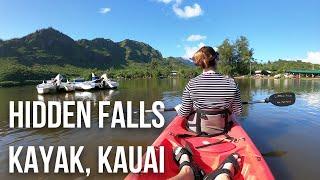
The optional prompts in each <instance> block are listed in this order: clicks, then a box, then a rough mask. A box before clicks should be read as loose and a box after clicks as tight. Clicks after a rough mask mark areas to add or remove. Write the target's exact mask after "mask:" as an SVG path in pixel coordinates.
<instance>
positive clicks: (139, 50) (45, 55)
mask: <svg viewBox="0 0 320 180" xmlns="http://www.w3.org/2000/svg"><path fill="white" fill-rule="evenodd" d="M162 60H163V58H162V55H161V53H160V52H159V51H158V50H155V49H154V48H152V47H151V46H150V45H148V44H145V43H143V42H138V41H134V40H129V39H126V40H123V41H120V42H113V41H112V40H110V39H104V38H96V39H93V40H87V39H81V40H77V41H76V40H74V39H72V38H71V37H69V36H67V35H65V34H63V33H61V32H59V31H57V30H55V29H53V28H46V29H40V30H37V31H36V32H34V33H31V34H29V35H26V36H24V37H22V38H15V39H10V40H5V41H4V40H0V86H1V82H2V83H3V82H5V83H4V84H10V83H11V82H12V81H14V82H23V83H25V81H28V80H31V81H37V80H42V79H48V78H50V77H52V76H55V75H56V74H57V73H62V74H65V75H66V76H68V77H75V76H85V77H86V76H87V75H88V74H90V73H91V72H92V71H94V72H98V71H100V72H102V71H106V70H108V69H110V68H116V69H118V68H122V67H127V66H128V65H129V64H130V63H149V62H151V61H159V62H160V61H162ZM7 82H9V83H7ZM11 84H12V83H11Z"/></svg>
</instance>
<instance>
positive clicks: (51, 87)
mask: <svg viewBox="0 0 320 180" xmlns="http://www.w3.org/2000/svg"><path fill="white" fill-rule="evenodd" d="M61 81H62V76H61V75H60V74H58V75H57V76H56V77H55V78H53V79H51V80H47V81H46V82H45V81H42V83H41V84H38V85H37V86H36V88H37V92H38V94H48V93H55V92H57V91H58V89H59V88H58V87H59V86H60V82H61Z"/></svg>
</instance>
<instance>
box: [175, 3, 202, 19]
mask: <svg viewBox="0 0 320 180" xmlns="http://www.w3.org/2000/svg"><path fill="white" fill-rule="evenodd" d="M180 3H181V1H180V2H176V3H175V4H174V5H173V6H172V9H173V11H174V13H175V14H176V15H177V16H178V17H180V18H184V19H189V18H192V17H197V16H200V15H201V14H202V13H203V12H202V9H201V7H200V5H199V4H197V3H195V4H193V6H185V7H184V8H183V9H182V8H180V7H179V6H180Z"/></svg>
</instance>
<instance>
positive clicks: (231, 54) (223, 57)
mask: <svg viewBox="0 0 320 180" xmlns="http://www.w3.org/2000/svg"><path fill="white" fill-rule="evenodd" d="M218 52H219V58H220V60H219V64H218V71H219V72H220V73H222V74H226V75H233V74H234V73H235V71H236V59H235V51H234V47H233V45H232V43H231V42H230V40H229V39H226V40H224V41H223V43H222V44H221V45H220V46H219V47H218Z"/></svg>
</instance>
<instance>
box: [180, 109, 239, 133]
mask: <svg viewBox="0 0 320 180" xmlns="http://www.w3.org/2000/svg"><path fill="white" fill-rule="evenodd" d="M232 122H233V121H232V120H231V111H230V110H229V109H224V110H196V111H195V112H193V113H192V114H191V115H190V116H189V117H188V120H187V123H186V128H187V129H188V130H189V131H192V132H195V133H196V134H197V135H198V136H217V135H221V134H226V133H227V132H228V131H229V130H230V128H231V126H232Z"/></svg>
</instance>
